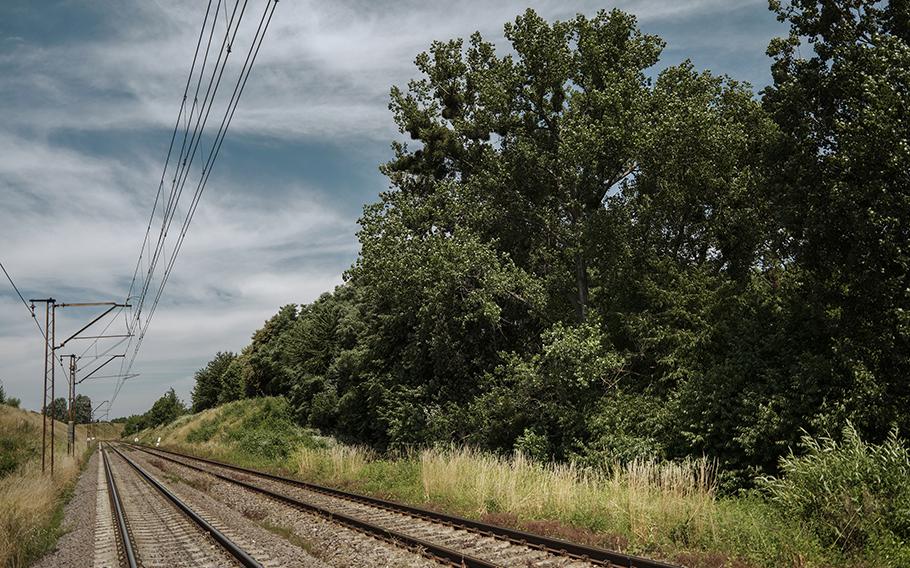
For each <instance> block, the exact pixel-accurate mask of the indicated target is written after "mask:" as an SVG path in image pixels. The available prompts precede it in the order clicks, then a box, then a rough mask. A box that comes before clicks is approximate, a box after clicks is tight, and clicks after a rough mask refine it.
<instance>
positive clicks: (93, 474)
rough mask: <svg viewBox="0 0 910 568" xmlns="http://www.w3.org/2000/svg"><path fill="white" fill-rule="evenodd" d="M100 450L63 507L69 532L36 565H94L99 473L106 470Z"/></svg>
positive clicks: (40, 567)
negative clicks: (103, 466) (100, 465)
mask: <svg viewBox="0 0 910 568" xmlns="http://www.w3.org/2000/svg"><path fill="white" fill-rule="evenodd" d="M99 457H100V456H99V454H98V452H97V451H96V452H94V453H93V454H92V457H90V458H89V461H88V464H87V465H86V467H85V470H83V472H82V474H81V475H80V477H79V480H78V481H77V482H76V487H75V489H74V493H73V497H72V499H70V502H69V503H67V504H66V507H64V509H63V529H64V530H65V531H66V532H65V534H64V535H63V536H62V537H60V540H59V541H57V547H56V548H55V549H54V550H53V551H52V552H50V553H48V554H47V555H45V556H44V557H43V558H42V559H41V560H39V561H38V562H37V563H35V564H34V565H33V566H34V567H36V568H91V567H92V565H93V556H94V554H93V552H94V545H95V540H94V530H95V506H96V503H97V498H98V474H99V472H102V471H103V470H102V468H100V467H98V465H99Z"/></svg>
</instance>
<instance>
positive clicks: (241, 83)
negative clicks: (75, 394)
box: [127, 2, 275, 373]
mask: <svg viewBox="0 0 910 568" xmlns="http://www.w3.org/2000/svg"><path fill="white" fill-rule="evenodd" d="M274 6H275V3H274V2H269V3H268V4H267V5H266V10H265V11H264V12H263V14H262V18H261V19H260V21H259V26H258V27H257V29H256V35H255V36H254V37H253V40H252V42H251V44H250V50H249V52H248V53H247V56H246V60H245V61H244V64H243V67H242V68H241V71H240V76H239V77H238V79H237V84H236V85H235V86H234V91H233V93H232V94H231V100H230V102H229V103H228V107H227V109H226V110H225V114H224V117H223V118H222V119H221V125H220V126H219V128H218V133H217V134H216V135H215V141H214V143H213V144H212V148H211V150H210V151H209V156H208V158H207V159H206V163H205V165H204V166H203V168H202V176H201V177H200V179H199V183H198V184H197V186H196V190H195V192H194V194H193V199H192V201H191V205H190V208H189V209H188V211H187V214H186V217H185V218H184V221H183V225H182V228H181V231H180V235H179V237H178V239H177V243H176V245H175V247H174V252H173V254H172V255H171V258H170V261H169V263H168V266H167V268H166V269H165V272H164V275H163V276H162V280H161V284H160V286H159V288H158V292H157V294H156V296H155V300H154V302H153V304H152V308H151V310H150V312H149V316H148V319H150V318H151V316H152V315H153V314H154V311H155V309H156V308H157V306H158V302H159V300H160V298H161V294H162V293H163V291H164V286H165V285H166V284H167V280H168V278H169V276H170V274H171V271H172V270H173V266H174V263H175V262H176V260H177V253H179V252H180V248H181V247H182V246H183V241H184V239H185V238H186V233H187V231H188V229H189V224H190V223H191V222H192V218H193V215H194V214H195V212H196V207H197V206H198V204H199V199H200V198H201V196H202V192H203V191H204V190H205V185H206V183H207V182H208V178H209V175H210V174H211V171H212V166H213V165H214V162H215V160H216V159H217V157H218V153H219V152H220V150H221V144H222V143H223V141H224V137H225V135H226V134H227V129H228V128H229V127H230V122H231V120H232V119H233V117H234V112H235V111H236V109H237V104H238V103H239V102H240V95H241V94H242V93H243V89H244V87H245V86H246V82H247V80H248V78H249V73H250V71H252V65H253V63H255V60H256V56H257V55H258V54H259V47H260V46H261V45H262V39H264V37H265V31H266V30H267V29H268V24H269V23H270V22H271V14H272V13H273V12H274ZM269 8H271V10H270V9H269ZM263 23H265V27H263ZM260 34H261V35H260ZM144 335H145V333H144V331H143V332H142V334H141V335H140V338H139V343H140V344H141V342H142V338H143V336H144ZM131 366H132V363H131V364H130V366H129V367H127V373H129V370H130V368H131Z"/></svg>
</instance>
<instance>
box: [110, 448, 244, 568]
mask: <svg viewBox="0 0 910 568" xmlns="http://www.w3.org/2000/svg"><path fill="white" fill-rule="evenodd" d="M101 459H102V463H103V465H102V468H99V475H98V476H99V485H100V486H102V487H104V488H105V489H106V492H105V491H103V490H102V491H99V494H98V502H97V504H98V506H99V509H98V511H99V514H98V515H96V531H95V548H96V552H95V561H94V566H95V567H96V568H102V567H104V568H110V567H112V566H121V567H125V568H138V567H140V566H141V567H145V568H151V567H158V566H160V567H167V568H173V567H175V566H209V567H212V568H216V567H217V568H220V567H222V566H242V567H245V568H262V565H261V564H260V563H259V562H258V561H256V560H255V559H254V558H253V557H252V556H250V555H249V554H248V553H247V552H246V551H245V550H243V549H242V548H240V547H239V546H237V545H236V544H235V543H234V542H233V541H231V540H230V539H229V538H228V537H227V536H225V535H224V534H223V533H222V532H221V531H219V530H218V529H217V528H215V527H214V526H212V525H211V524H210V523H209V522H208V521H206V520H205V519H204V518H202V516H200V515H199V514H198V513H197V512H195V511H194V510H192V509H191V508H190V507H188V506H187V505H186V504H185V503H184V502H183V501H181V500H180V499H179V498H178V497H177V496H176V495H174V494H173V493H172V492H171V491H169V490H168V489H167V488H166V487H165V486H164V485H163V484H162V483H161V482H160V481H158V480H157V479H155V478H154V477H152V476H151V475H150V474H149V473H148V472H147V471H146V470H145V469H143V468H142V467H141V466H139V464H137V463H136V462H135V461H133V460H131V459H130V458H129V457H127V456H125V455H123V453H122V452H120V451H119V450H118V449H117V448H115V447H113V446H111V447H110V451H109V450H108V448H105V447H102V448H101ZM102 470H103V472H102ZM105 493H106V495H105Z"/></svg>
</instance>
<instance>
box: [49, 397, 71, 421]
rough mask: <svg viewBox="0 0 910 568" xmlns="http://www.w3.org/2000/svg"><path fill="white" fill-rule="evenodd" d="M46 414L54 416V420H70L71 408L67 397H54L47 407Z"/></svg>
mask: <svg viewBox="0 0 910 568" xmlns="http://www.w3.org/2000/svg"><path fill="white" fill-rule="evenodd" d="M46 414H47V415H48V416H53V417H54V420H59V421H60V422H67V421H68V420H69V410H68V406H67V404H66V399H65V398H63V397H59V398H56V399H54V400H53V401H52V402H51V405H50V406H49V407H48V408H47V409H46Z"/></svg>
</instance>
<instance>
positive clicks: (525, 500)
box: [420, 448, 717, 542]
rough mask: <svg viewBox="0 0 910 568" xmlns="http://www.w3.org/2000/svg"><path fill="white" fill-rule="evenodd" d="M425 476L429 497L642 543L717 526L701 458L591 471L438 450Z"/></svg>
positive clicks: (710, 482) (705, 532) (425, 459)
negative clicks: (672, 531) (676, 529)
mask: <svg viewBox="0 0 910 568" xmlns="http://www.w3.org/2000/svg"><path fill="white" fill-rule="evenodd" d="M420 477H421V482H422V484H423V491H424V498H425V499H426V500H427V501H428V502H429V501H443V502H452V503H453V504H456V505H457V506H458V507H459V509H462V510H465V511H467V512H469V513H471V514H474V515H484V514H487V513H502V512H505V513H510V514H514V515H517V516H518V517H520V518H525V519H552V520H559V521H563V522H567V523H572V524H576V525H582V526H585V527H587V528H591V529H609V530H611V531H613V532H619V533H624V534H629V535H630V536H632V537H633V538H634V540H638V541H640V542H653V541H654V540H655V537H656V535H657V534H658V533H663V532H666V530H667V529H668V527H673V526H680V525H686V526H687V527H688V530H689V531H692V532H694V533H698V534H700V536H703V537H707V538H708V539H709V540H710V539H711V535H712V534H713V532H714V530H715V527H716V520H717V519H716V515H715V514H714V513H715V511H716V510H717V507H716V504H717V501H716V495H715V485H714V468H713V466H712V464H711V463H710V462H709V461H707V460H704V459H700V460H688V461H684V462H656V461H635V462H632V463H629V464H626V465H613V466H610V467H608V468H606V469H605V470H604V471H592V470H583V469H580V468H578V467H577V466H575V465H574V464H571V463H569V464H559V463H548V464H541V463H537V462H534V461H531V460H528V459H527V458H525V457H524V456H523V455H522V454H516V455H514V456H512V457H501V456H496V455H491V454H488V453H483V452H479V451H476V450H472V449H470V448H452V449H434V450H426V451H424V452H422V453H421V454H420ZM697 540H702V539H701V538H698V539H697Z"/></svg>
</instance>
